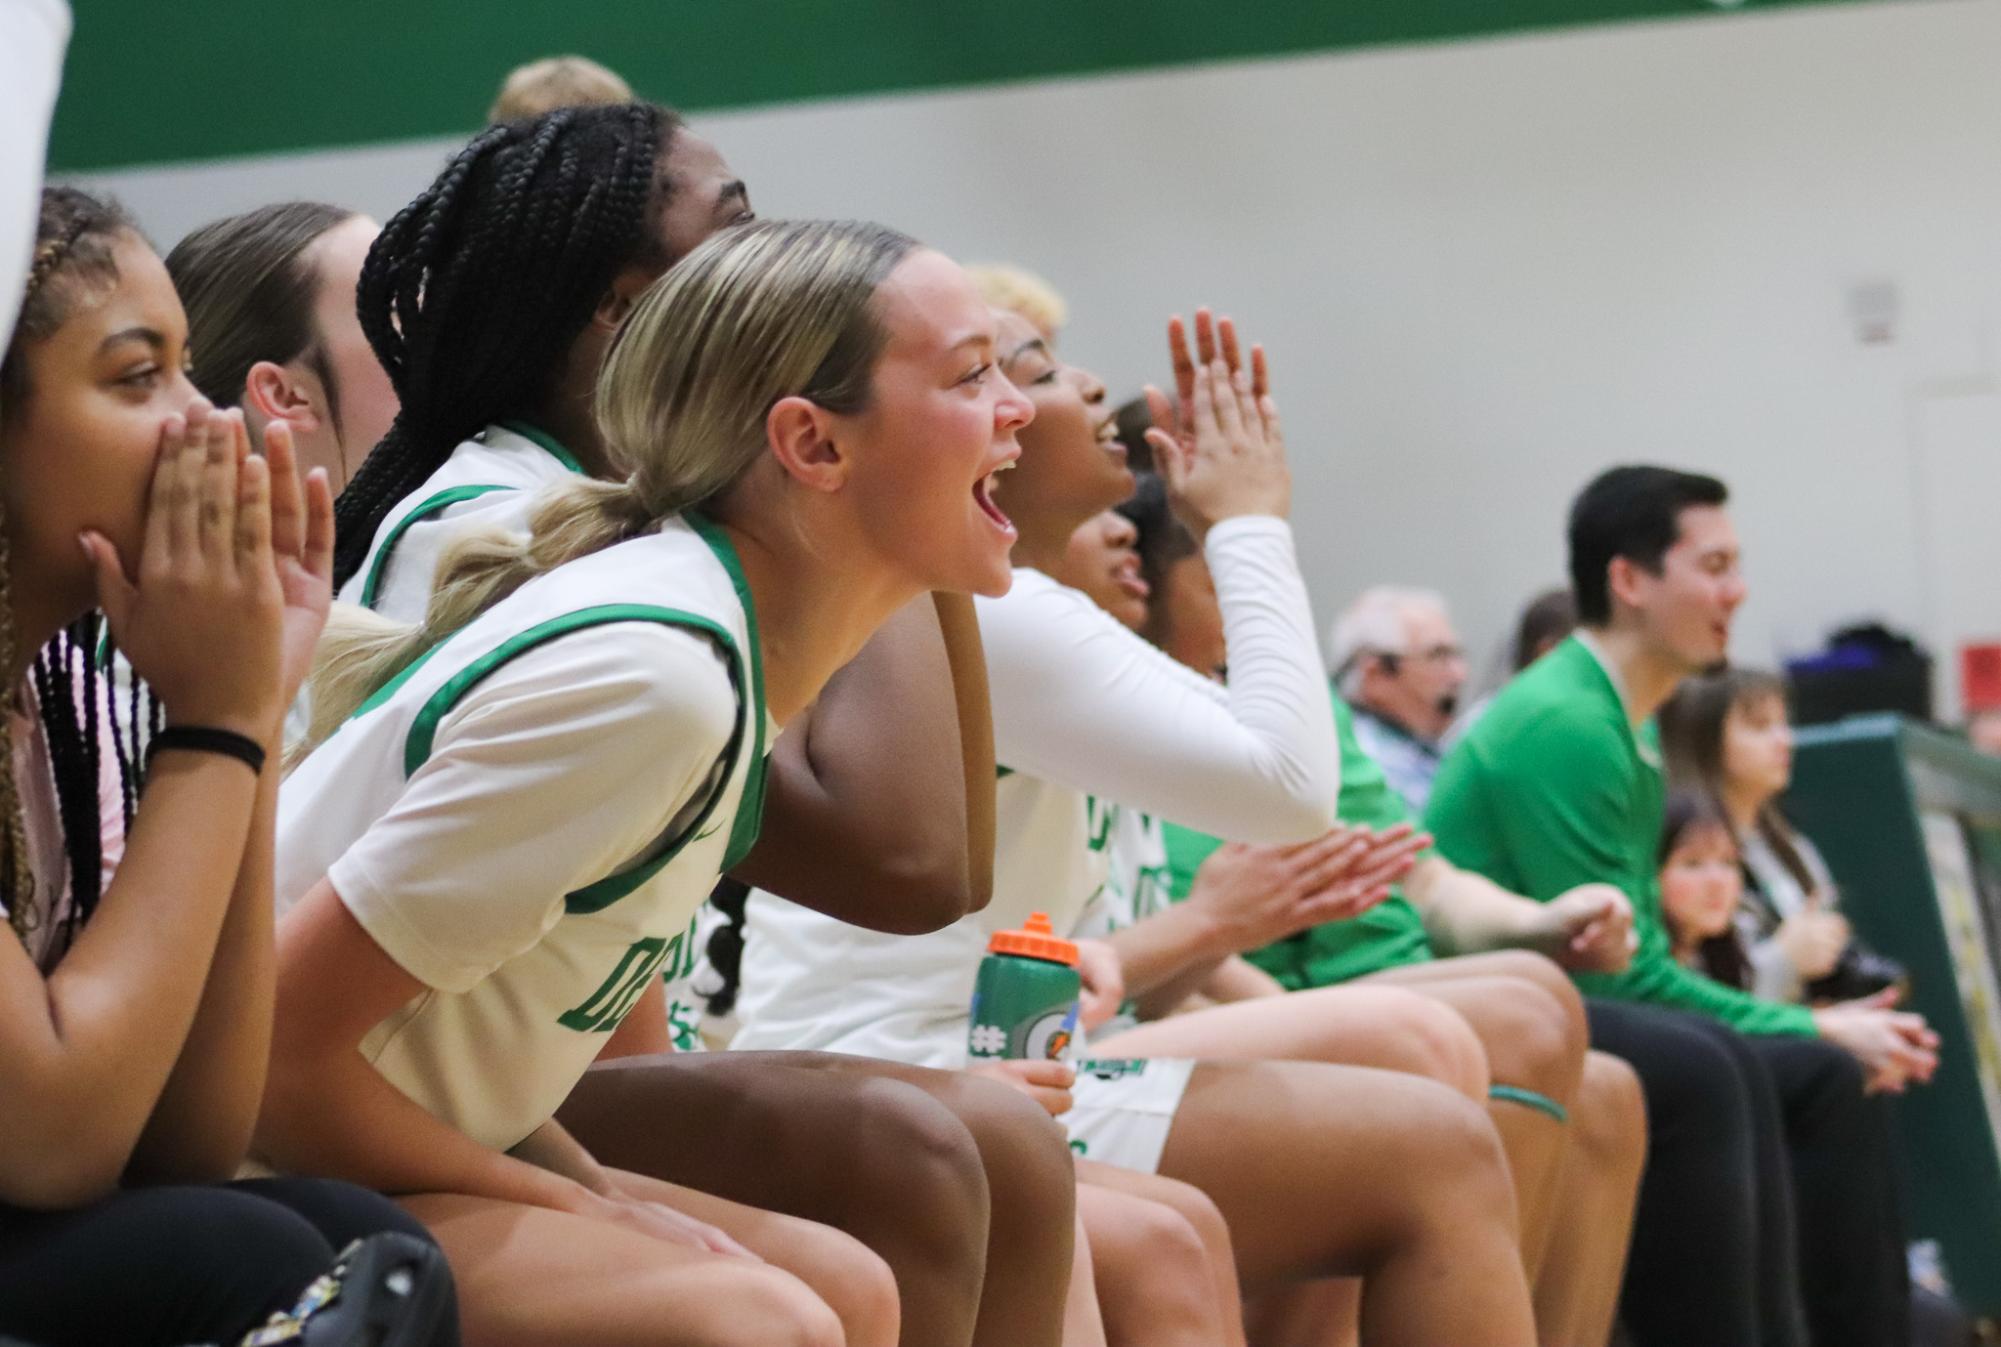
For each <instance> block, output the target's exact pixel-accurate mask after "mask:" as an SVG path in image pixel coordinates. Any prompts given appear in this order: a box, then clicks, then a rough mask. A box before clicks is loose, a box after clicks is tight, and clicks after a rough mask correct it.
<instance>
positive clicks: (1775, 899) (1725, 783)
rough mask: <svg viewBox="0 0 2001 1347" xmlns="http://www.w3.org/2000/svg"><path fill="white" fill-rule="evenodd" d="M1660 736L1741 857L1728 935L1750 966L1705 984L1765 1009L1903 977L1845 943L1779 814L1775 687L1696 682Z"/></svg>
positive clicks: (1778, 687) (1826, 875) (1814, 866)
mask: <svg viewBox="0 0 2001 1347" xmlns="http://www.w3.org/2000/svg"><path fill="white" fill-rule="evenodd" d="M1659 724H1660V735H1661V747H1662V748H1663V750H1665V752H1666V755H1667V768H1668V776H1669V779H1670V780H1671V781H1673V782H1674V784H1675V785H1676V786H1677V787H1680V788H1683V789H1686V790H1692V791H1695V792H1697V793H1699V794H1701V795H1702V796H1704V797H1705V798H1706V799H1708V801H1709V802H1710V804H1711V805H1712V806H1714V808H1715V810H1716V812H1717V813H1718V814H1720V815H1721V817H1722V818H1723V821H1724V823H1725V824H1726V825H1727V826H1728V827H1729V828H1730V830H1731V834H1732V841H1733V842H1734V844H1735V849H1736V850H1738V851H1739V852H1741V855H1742V862H1743V869H1744V876H1743V879H1744V883H1743V884H1742V886H1741V887H1742V889H1743V902H1742V904H1741V905H1740V906H1739V908H1738V912H1737V926H1738V929H1739V932H1740V934H1741V936H1742V938H1743V945H1744V953H1745V956H1746V958H1747V959H1748V966H1747V967H1744V968H1742V969H1741V970H1740V971H1741V973H1742V974H1743V976H1739V977H1726V976H1723V975H1722V974H1720V973H1718V972H1717V971H1716V970H1715V969H1708V970H1706V971H1708V972H1709V974H1710V976H1712V977H1716V978H1718V979H1719V980H1720V981H1724V982H1729V983H1731V984H1732V985H1735V986H1741V987H1744V988H1745V989H1747V990H1749V991H1754V992H1756V993H1757V994H1758V995H1759V996H1763V997H1767V998H1769V999H1771V1000H1774V1001H1814V1002H1824V1001H1843V1000H1849V999H1852V998H1855V997H1862V996H1870V995H1873V994H1875V993H1877V992H1880V991H1882V990H1884V989H1885V988H1886V987H1891V986H1894V985H1896V984H1897V983H1898V982H1900V981H1901V980H1902V978H1903V970H1902V969H1901V968H1899V967H1898V966H1897V965H1896V964H1895V963H1894V962H1893V961H1891V960H1888V959H1885V958H1884V957H1883V956H1882V955H1880V954H1877V953H1875V952H1874V951H1872V950H1870V949H1868V948H1867V947H1866V946H1862V945H1859V944H1857V943H1856V942H1855V940H1854V934H1853V932H1852V931H1851V930H1850V929H1849V926H1848V919H1847V918H1846V917H1844V916H1842V915H1841V912H1840V910H1839V907H1838V903H1839V898H1840V895H1839V893H1838V892H1837V890H1836V888H1835V883H1834V875H1833V873H1832V872H1831V871H1829V869H1828V868H1827V862H1826V861H1824V860H1822V859H1821V855H1820V851H1819V849H1818V848H1817V847H1815V846H1814V844H1813V843H1812V841H1810V840H1809V839H1808V838H1807V837H1806V836H1805V835H1804V834H1803V833H1801V832H1800V831H1799V830H1797V829H1796V828H1794V827H1793V826H1792V824H1791V823H1790V822H1789V821H1788V820H1787V819H1786V816H1785V814H1784V812H1783V811H1781V810H1780V808H1779V796H1780V795H1781V794H1783V793H1784V792H1785V789H1786V787H1787V786H1788V785H1790V784H1791V783H1792V768H1793V731H1792V725H1791V724H1790V722H1789V721H1788V720H1787V717H1786V690H1785V684H1784V683H1783V682H1782V681H1781V680H1780V679H1779V676H1778V675H1777V674H1772V673H1765V672H1763V671H1761V670H1756V669H1726V670H1720V671H1716V672H1712V673H1706V674H1700V675H1698V676H1696V677H1694V678H1691V679H1689V680H1688V681H1687V682H1685V683H1683V684H1682V685H1681V686H1680V687H1679V688H1677V689H1676V690H1675V694H1674V696H1672V697H1670V698H1668V700H1667V701H1666V703H1664V704H1663V705H1662V707H1661V709H1660V715H1659Z"/></svg>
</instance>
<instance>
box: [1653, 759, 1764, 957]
mask: <svg viewBox="0 0 2001 1347" xmlns="http://www.w3.org/2000/svg"><path fill="white" fill-rule="evenodd" d="M1660 878H1661V915H1662V917H1663V918H1665V919H1666V921H1667V926H1668V938H1669V940H1670V941H1672V943H1673V948H1674V957H1675V960H1676V961H1677V962H1678V963H1680V964H1681V965H1682V966H1683V967H1685V968H1693V969H1694V970H1696V971H1697V972H1699V973H1705V974H1707V975H1708V976H1710V977H1713V978H1715V979H1716V980H1717V981H1718V982H1727V983H1729V984H1730V985H1732V986H1740V985H1742V983H1743V979H1744V972H1745V966H1746V960H1745V957H1744V944H1743V941H1742V938H1741V937H1740V936H1739V934H1738V931H1737V917H1738V909H1739V907H1740V906H1741V905H1742V903H1743V899H1744V870H1743V857H1742V855H1741V854H1740V853H1739V852H1738V850H1737V838H1736V836H1735V835H1734V834H1733V833H1732V832H1731V831H1730V821H1729V820H1728V819H1726V818H1724V817H1723V813H1722V811H1721V810H1719V809H1718V808H1717V807H1716V806H1715V804H1713V803H1712V802H1711V801H1710V800H1708V799H1707V798H1706V797H1704V796H1701V795H1698V794H1696V793H1694V792H1693V791H1676V792H1675V793H1674V794H1673V795H1671V796H1669V797H1668V802H1667V809H1666V813H1665V817H1664V819H1663V821H1662V824H1661V876H1660Z"/></svg>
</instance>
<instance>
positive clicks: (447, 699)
mask: <svg viewBox="0 0 2001 1347" xmlns="http://www.w3.org/2000/svg"><path fill="white" fill-rule="evenodd" d="M613 622H657V623H660V624H661V625H663V626H674V627H684V628H687V629H688V630H691V631H697V632H700V633H701V634H702V635H704V636H706V637H708V638H709V639H710V640H711V641H713V642H715V645H716V649H717V650H718V651H719V652H720V653H721V654H722V656H723V662H724V664H725V665H726V666H727V668H728V670H729V678H730V686H731V687H732V688H733V689H734V690H735V692H736V701H737V718H736V726H735V728H734V729H733V730H732V731H731V733H730V739H729V743H728V744H726V745H725V746H724V748H723V751H722V754H721V757H720V759H719V761H720V763H721V764H722V767H723V770H721V771H719V772H716V773H713V774H712V776H711V778H710V785H709V792H708V795H707V798H705V799H704V800H703V802H702V806H701V808H700V809H699V810H697V811H696V813H695V816H694V817H693V818H692V819H691V820H690V821H689V822H688V823H687V824H685V825H684V826H683V827H681V828H680V829H678V830H677V831H675V832H674V833H673V834H672V835H671V836H664V835H663V836H662V837H661V838H660V839H659V840H658V841H657V842H656V843H655V844H654V845H653V846H652V847H649V848H648V849H647V855H646V859H644V860H642V861H638V862H636V863H634V864H633V865H630V866H627V867H626V868H625V869H623V870H620V871H618V872H617V873H615V874H610V875H606V876H605V877H604V878H603V879H600V880H598V881H597V882H596V883H594V884H588V885H586V886H585V887H583V888H581V889H578V890H576V891H575V892H572V893H568V894H565V895H564V896H563V906H564V910H565V911H567V912H571V913H588V912H598V911H602V910H603V909H605V908H607V907H609V906H611V905H612V904H613V903H615V902H617V901H618V900H619V899H621V898H623V897H625V896H626V895H627V894H629V893H632V892H633V891H634V890H636V889H638V888H639V887H640V886H641V885H642V884H645V883H646V882H647V881H648V880H650V879H652V878H653V876H655V875H656V874H658V873H660V871H661V870H662V869H663V868H664V867H665V866H666V865H667V863H668V862H669V861H671V860H673V859H674V857H676V856H677V855H679V854H680V853H681V851H682V849H683V848H685V847H686V846H687V845H688V843H689V842H690V841H692V840H693V839H694V838H695V837H696V836H698V835H700V834H701V832H702V829H703V828H704V827H705V826H706V825H707V823H708V821H709V817H710V815H712V814H714V813H715V810H716V806H717V805H718V804H719V803H720V802H721V801H722V797H723V794H724V791H725V790H726V788H727V787H728V785H729V779H730V774H731V770H732V769H733V767H734V764H735V763H736V762H737V760H738V757H739V755H740V754H741V752H742V751H743V747H744V745H745V743H746V742H747V741H749V740H751V739H752V738H753V736H754V737H755V740H756V743H757V747H758V749H759V750H761V749H762V747H763V738H764V735H763V724H762V721H763V716H762V707H761V704H754V703H753V701H752V699H751V698H750V697H749V696H747V695H746V692H747V690H748V689H747V687H746V682H747V680H746V678H745V670H744V660H743V655H742V653H741V652H740V651H739V650H738V649H737V645H736V639H735V637H733V636H732V635H731V634H730V633H729V631H728V630H726V629H725V628H724V627H723V626H722V624H721V623H719V622H717V621H715V620H714V619H713V618H709V617H705V616H703V615H701V614H699V613H691V612H687V611H685V610H683V609H679V608H665V607H660V606H657V605H654V604H643V603H607V604H599V605H597V606H595V607H591V608H580V609H577V610H576V611H575V612H569V613H563V614H561V615H560V616H557V617H552V618H550V619H549V620H547V621H546V622H540V623H537V624H536V625H535V626H533V627H530V628H529V629H528V630H526V631H523V632H519V633H516V634H515V635H513V636H510V637H509V638H508V639H507V640H505V641H502V642H501V643H500V644H499V645H497V646H495V647H494V648H493V649H491V650H489V651H487V652H486V653H485V654H484V655H481V656H480V657H479V658H478V659H476V660H473V661H472V662H471V663H470V664H468V665H466V667H465V668H463V669H461V670H459V671H458V672H457V673H455V674H453V675H452V676H451V677H450V678H448V679H446V680H445V682H444V683H443V684H442V685H440V686H439V688H438V690H437V691H436V692H433V693H432V694H431V695H430V696H429V697H428V698H426V699H425V701H424V704H423V705H422V706H421V707H419V708H418V709H417V714H416V716H415V718H414V719H413V720H412V721H411V723H410V729H409V732H408V733H407V734H406V735H405V737H404V741H403V774H404V775H405V776H406V777H407V776H409V775H410V774H411V773H413V772H415V771H416V770H417V769H418V768H419V767H421V766H423V765H424V762H425V761H426V760H427V759H428V758H429V757H430V756H431V748H432V745H433V744H434V743H435V742H436V739H437V733H438V725H439V723H440V722H441V721H443V719H444V718H445V717H446V716H447V715H448V714H450V713H451V710H452V708H453V707H455V706H457V705H458V704H459V702H460V701H462V700H464V698H465V696H466V694H468V693H469V692H471V691H472V690H473V689H474V688H476V687H478V686H479V685H480V684H481V683H482V682H484V681H486V679H488V678H490V677H491V676H492V675H493V674H494V673H495V672H496V671H497V670H499V669H501V668H502V667H504V666H505V665H506V664H508V663H509V662H510V661H512V660H515V659H518V658H519V657H521V656H522V655H525V654H527V653H528V652H529V651H531V650H534V649H536V648H537V647H539V646H543V645H546V644H548V643H549V642H550V641H554V640H557V639H559V638H560V637H563V636H566V635H568V634H569V633H571V632H573V631H581V630H584V629H586V628H589V627H599V626H604V625H606V624H608V623H613ZM441 644H442V643H441ZM438 648H439V647H437V646H434V647H432V649H433V651H435V650H436V649H438ZM410 672H412V670H405V677H407V675H408V674H409V673H410ZM388 691H390V689H388V688H385V689H384V690H383V692H382V693H378V694H377V699H380V698H381V697H382V696H383V695H384V694H385V693H387V692H388ZM364 709H366V708H364ZM357 714H359V713H357ZM753 723H755V728H753ZM751 773H752V775H751V778H750V779H749V780H748V781H746V782H745V788H744V799H745V802H746V803H748V801H749V799H750V795H751V790H752V788H753V787H755V788H756V789H758V790H759V791H760V792H761V790H762V786H763V762H762V759H761V758H760V759H759V760H757V761H756V762H754V763H753V764H752V765H751ZM742 814H743V808H742V807H739V809H738V815H739V818H741V816H742ZM754 835H755V834H754V833H753V836H754ZM734 836H735V833H734V832H732V839H733V840H734ZM732 849H733V848H732ZM740 859H742V858H741V857H740V856H736V855H731V856H729V857H727V858H726V860H725V862H724V864H725V868H727V867H728V866H731V865H734V864H736V862H737V861H738V860H740Z"/></svg>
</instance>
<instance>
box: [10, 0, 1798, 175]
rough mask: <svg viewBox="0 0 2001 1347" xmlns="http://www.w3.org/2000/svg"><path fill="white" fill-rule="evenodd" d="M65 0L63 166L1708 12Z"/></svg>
mask: <svg viewBox="0 0 2001 1347" xmlns="http://www.w3.org/2000/svg"><path fill="white" fill-rule="evenodd" d="M1828 2H1833V0H1750V4H1751V6H1754V7H1757V8H1771V7H1773V6H1775V5H1779V4H1802V3H1828ZM73 4H74V7H75V11H76V36H75V38H74V39H73V41H72V43H71V46H70V56H69V63H68V67H67V70H66V72H65V75H64V83H63V96H62V103H61V106H60V107H59V109H58V111H57V115H56V124H55V133H54V144H53V145H52V147H51V151H50V153H51V160H52V162H53V164H54V165H55V167H56V168H57V169H58V170H68V171H77V170H84V169H100V168H110V167H115V166H119V165H125V164H138V163H156V162H162V161H173V160H188V159H212V158H220V157H224V156H229V155H239V154H256V153H270V152H277V151H285V150H299V149H310V148H317V147H322V146H334V145H353V144H365V143H369V142H380V141H391V140H408V139H413V138H416V137H421V136H432V135H446V134H450V133H453V132H459V131H469V130H471V129H472V128H474V127H475V126H477V125H478V123H479V121H480V119H481V117H482V116H483V114H484V113H485V110H486V107H487V105H488V103H489V102H490V101H491V99H492V96H493V91H494V88H495V86H496V85H497V84H498V82H499V78H500V75H501V74H502V73H503V72H504V71H505V70H507V69H508V68H509V67H510V66H512V65H514V64H516V63H518V62H520V61H524V60H529V59H531V58H533V57H537V56H545V55H548V54H550V53H552V52H559V51H578V52H582V53H584V54H585V55H588V56H593V57H596V58H597V59H598V60H601V61H604V62H605V63H606V64H608V65H611V66H612V67H614V68H615V69H617V70H619V71H620V72H621V73H623V74H624V75H625V76H626V77H627V78H628V79H630V80H631V81H632V83H633V85H634V86H635V87H637V88H639V89H640V90H642V91H643V92H646V93H649V94H652V95H653V96H655V97H659V98H664V99H666V100H667V101H669V102H672V103H676V104H678V105H680V106H681V107H683V108H688V109H702V108H724V107H742V106H748V105H753V104H761V103H776V102H786V101H792V100H797V99H809V98H827V97H834V96H838V95H843V94H865V93H876V92H882V91H887V90H896V89H922V88H935V87H939V86H946V85H957V84H979V83H989V82H995V81H1004V80H1020V79H1034V78H1041V77H1047V76H1053V75H1073V74H1082V73H1088V72H1094V71H1107V70H1123V69H1133V68H1138V67H1145V66H1158V65H1173V64H1178V63H1185V62H1196V61H1214V60H1226V59H1233V58H1239V57H1252V56H1269V55H1277V54H1281V53H1296V52H1308V51H1320V50H1328V49H1333V48H1340V47H1357V46H1370V45H1378V44H1384V43H1398V42H1420V41H1431V40H1437V39H1445V38H1462V37H1471V36H1476V35H1480V34H1488V33H1497V32H1506V31H1511V30H1517V29H1526V28H1540V27H1551V26H1558V25H1568V24H1585V23H1601V22H1613V21H1619V20H1631V19H1642V18H1659V17H1668V16H1675V15H1692V14H1705V13H1706V14H1714V13H1716V12H1717V6H1716V5H1715V4H1714V3H1712V2H1711V0H1141V2H1140V3H1133V0H1116V2H1115V0H1003V2H1002V3H997V4H994V3H977V2H975V3H966V0H508V2H506V3H496V2H495V0H457V2H456V3H453V2H451V0H401V2H400V3H398V2H396V0H196V3H194V4H192V5H187V4H169V3H163V2H162V0H73Z"/></svg>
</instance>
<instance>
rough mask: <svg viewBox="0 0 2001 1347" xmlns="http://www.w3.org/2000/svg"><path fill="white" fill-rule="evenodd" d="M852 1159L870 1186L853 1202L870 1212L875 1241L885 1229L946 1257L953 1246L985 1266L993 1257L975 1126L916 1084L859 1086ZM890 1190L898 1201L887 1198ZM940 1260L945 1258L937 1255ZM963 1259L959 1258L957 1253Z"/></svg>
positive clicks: (862, 1213) (861, 1212) (883, 1081)
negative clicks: (988, 1251) (988, 1257)
mask: <svg viewBox="0 0 2001 1347" xmlns="http://www.w3.org/2000/svg"><path fill="white" fill-rule="evenodd" d="M855 1105H856V1110H857V1111H856V1113H855V1115H854V1116H853V1117H852V1119H851V1120H850V1121H851V1124H852V1125H851V1126H850V1127H849V1129H848V1130H849V1132H850V1134H851V1135H852V1136H854V1137H855V1138H856V1141H855V1143H854V1144H855V1154H854V1155H853V1156H852V1157H851V1158H850V1160H849V1161H848V1162H849V1163H851V1164H853V1165H855V1167H856V1168H857V1170H859V1171H862V1172H863V1173H864V1174H865V1175H866V1179H867V1185H868V1187H869V1189H870V1190H871V1191H869V1192H868V1193H866V1194H863V1195H860V1196H859V1198H858V1200H857V1201H856V1202H854V1203H853V1204H851V1206H852V1207H853V1208H855V1215H856V1216H858V1217H863V1218H867V1217H869V1216H870V1214H871V1213H879V1214H880V1216H881V1219H880V1220H872V1221H870V1223H869V1227H870V1235H871V1242H874V1241H873V1238H872V1236H873V1235H874V1234H876V1233H878V1231H877V1227H881V1230H880V1233H883V1234H886V1235H888V1236H889V1237H891V1238H894V1239H897V1240H898V1241H899V1242H902V1243H909V1244H915V1245H919V1246H921V1247H924V1248H926V1249H930V1250H933V1251H934V1253H935V1254H936V1255H938V1256H939V1257H942V1256H943V1255H944V1254H945V1252H946V1251H948V1250H951V1249H953V1248H954V1246H964V1247H962V1248H960V1249H959V1253H960V1254H961V1255H962V1256H963V1258H964V1259H970V1262H971V1265H972V1266H974V1267H977V1266H979V1265H980V1264H981V1263H982V1262H983V1261H984V1260H985V1257H986V1231H987V1221H988V1214H989V1213H988V1190H987V1173H986V1169H985V1167H984V1166H983V1165H982V1164H981V1162H980V1148H979V1145H978V1144H977V1142H975V1140H974V1138H973V1133H972V1130H971V1129H970V1128H969V1127H968V1126H967V1124H966V1123H965V1122H964V1121H962V1120H961V1119H960V1118H959V1117H958V1116H957V1115H955V1114H954V1113H953V1111H952V1110H951V1109H950V1108H948V1107H946V1106H945V1105H944V1104H943V1103H940V1102H939V1101H938V1100H936V1099H933V1098H932V1097H931V1096H930V1095H928V1094H926V1093H925V1092H924V1091H923V1090H921V1089H919V1088H918V1087H917V1086H915V1085H911V1084H908V1083H906V1082H904V1081H900V1080H893V1079H890V1078H889V1077H880V1078H877V1079H873V1080H869V1081H867V1082H866V1083H864V1084H863V1085H862V1086H861V1088H860V1089H858V1090H857V1091H856V1099H855ZM885 1192H887V1193H889V1194H890V1196H891V1197H892V1198H893V1200H892V1201H883V1200H882V1198H883V1194H884V1193H885ZM933 1261H934V1262H936V1261H939V1258H938V1257H934V1259H933ZM953 1261H959V1260H953Z"/></svg>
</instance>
